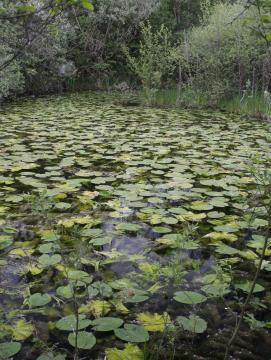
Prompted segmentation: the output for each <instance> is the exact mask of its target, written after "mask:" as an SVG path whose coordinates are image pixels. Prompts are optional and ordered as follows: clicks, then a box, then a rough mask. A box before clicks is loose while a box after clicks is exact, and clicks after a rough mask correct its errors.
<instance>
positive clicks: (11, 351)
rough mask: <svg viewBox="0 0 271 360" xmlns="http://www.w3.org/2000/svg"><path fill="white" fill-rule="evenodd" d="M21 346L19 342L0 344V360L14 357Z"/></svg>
mask: <svg viewBox="0 0 271 360" xmlns="http://www.w3.org/2000/svg"><path fill="white" fill-rule="evenodd" d="M21 347H22V345H21V344H20V343H19V342H13V341H12V342H4V343H0V359H1V360H6V359H9V358H11V357H12V356H14V355H16V354H17V353H18V352H19V351H20V350H21Z"/></svg>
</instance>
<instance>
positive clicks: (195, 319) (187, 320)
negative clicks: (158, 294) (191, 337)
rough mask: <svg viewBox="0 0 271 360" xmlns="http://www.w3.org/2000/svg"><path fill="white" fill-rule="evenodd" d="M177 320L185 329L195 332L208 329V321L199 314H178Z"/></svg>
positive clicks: (198, 332)
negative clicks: (187, 315) (186, 315)
mask: <svg viewBox="0 0 271 360" xmlns="http://www.w3.org/2000/svg"><path fill="white" fill-rule="evenodd" d="M176 320H177V322H178V323H179V325H181V326H182V328H183V329H184V330H186V331H189V332H192V333H195V334H201V333H203V332H204V331H205V330H206V329H207V323H206V321H205V320H203V319H202V318H200V317H199V316H197V315H190V316H189V317H185V316H178V317H177V319H176Z"/></svg>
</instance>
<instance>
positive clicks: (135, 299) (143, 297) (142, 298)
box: [124, 295, 149, 304]
mask: <svg viewBox="0 0 271 360" xmlns="http://www.w3.org/2000/svg"><path fill="white" fill-rule="evenodd" d="M148 299H149V296H147V295H134V296H132V297H130V298H128V299H126V300H125V301H124V302H125V303H135V304H136V303H141V302H143V301H146V300H148Z"/></svg>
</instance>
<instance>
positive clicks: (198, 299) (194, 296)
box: [174, 291, 207, 305]
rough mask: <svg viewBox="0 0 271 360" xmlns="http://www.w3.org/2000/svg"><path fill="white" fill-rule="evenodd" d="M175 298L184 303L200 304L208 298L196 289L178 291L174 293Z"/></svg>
mask: <svg viewBox="0 0 271 360" xmlns="http://www.w3.org/2000/svg"><path fill="white" fill-rule="evenodd" d="M174 300H176V301H178V302H180V303H183V304H190V305H194V304H200V303H203V302H205V301H206V300H207V298H206V296H204V295H202V294H200V293H197V292H194V291H177V292H175V294H174Z"/></svg>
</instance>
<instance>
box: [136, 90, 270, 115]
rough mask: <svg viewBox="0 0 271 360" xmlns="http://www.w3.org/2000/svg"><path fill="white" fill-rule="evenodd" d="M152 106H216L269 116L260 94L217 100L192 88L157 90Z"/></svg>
mask: <svg viewBox="0 0 271 360" xmlns="http://www.w3.org/2000/svg"><path fill="white" fill-rule="evenodd" d="M140 98H141V100H142V101H143V102H144V96H143V94H142V93H140ZM152 105H153V106H161V107H187V108H206V107H212V108H216V109H217V108H218V109H221V110H225V111H228V112H233V113H237V114H243V115H250V116H257V117H269V118H270V117H271V103H270V101H269V103H268V101H267V100H266V99H265V98H264V96H263V95H262V94H257V95H255V96H247V97H244V98H242V97H241V96H239V95H236V96H235V97H232V98H225V99H222V100H219V101H214V100H213V99H208V98H207V97H206V96H204V94H201V93H199V92H195V91H194V90H192V89H189V88H188V89H185V90H182V91H181V92H180V94H178V92H177V90H176V89H164V90H159V91H157V93H156V94H155V96H154V98H153V102H152Z"/></svg>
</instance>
